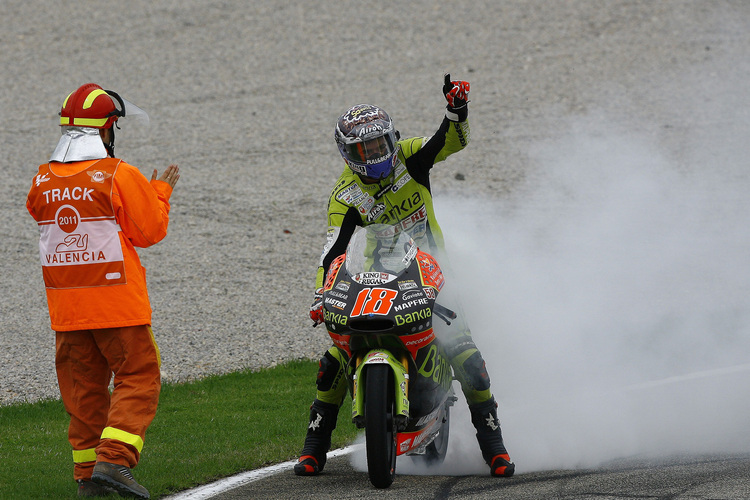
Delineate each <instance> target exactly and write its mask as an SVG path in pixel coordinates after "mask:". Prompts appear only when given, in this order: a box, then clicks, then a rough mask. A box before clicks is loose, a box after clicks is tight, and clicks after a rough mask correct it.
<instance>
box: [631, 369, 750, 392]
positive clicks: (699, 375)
mask: <svg viewBox="0 0 750 500" xmlns="http://www.w3.org/2000/svg"><path fill="white" fill-rule="evenodd" d="M746 371H750V363H748V364H744V365H735V366H728V367H725V368H716V369H713V370H703V371H699V372H693V373H688V374H686V375H678V376H676V377H668V378H663V379H661V380H653V381H651V382H643V383H640V384H635V385H631V386H628V387H626V388H625V390H626V391H639V390H642V389H651V388H654V387H659V386H663V385H671V384H676V383H681V382H688V381H692V380H699V379H705V378H714V377H722V376H724V375H733V374H735V373H742V372H746Z"/></svg>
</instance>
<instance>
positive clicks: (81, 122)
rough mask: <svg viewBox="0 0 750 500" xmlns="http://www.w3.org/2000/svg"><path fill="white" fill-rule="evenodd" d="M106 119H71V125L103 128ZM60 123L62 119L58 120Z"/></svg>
mask: <svg viewBox="0 0 750 500" xmlns="http://www.w3.org/2000/svg"><path fill="white" fill-rule="evenodd" d="M107 120H108V118H73V125H78V126H81V127H103V126H104V124H105V123H107ZM60 121H61V122H62V119H60Z"/></svg>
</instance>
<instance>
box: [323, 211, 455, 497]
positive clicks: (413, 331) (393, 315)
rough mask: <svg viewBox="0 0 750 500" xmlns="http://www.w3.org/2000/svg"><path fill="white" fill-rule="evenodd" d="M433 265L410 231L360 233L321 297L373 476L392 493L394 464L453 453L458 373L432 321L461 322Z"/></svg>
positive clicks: (385, 228) (379, 228)
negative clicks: (442, 298) (442, 296)
mask: <svg viewBox="0 0 750 500" xmlns="http://www.w3.org/2000/svg"><path fill="white" fill-rule="evenodd" d="M443 284H444V277H443V273H442V271H441V270H440V266H439V265H438V263H437V261H436V260H435V258H434V257H433V256H431V255H429V254H428V253H426V252H424V251H422V250H420V249H419V248H418V247H417V245H416V244H415V243H414V240H413V239H412V238H410V237H409V235H408V234H407V233H406V232H405V231H399V230H398V228H397V227H394V226H389V225H382V224H373V225H370V226H367V227H365V228H361V229H359V230H358V231H357V232H356V233H355V234H354V235H353V236H352V238H351V240H350V242H349V245H348V247H347V250H346V253H345V254H343V255H341V256H339V257H338V258H337V259H336V260H334V261H333V263H332V264H331V266H330V268H329V271H328V274H327V275H326V280H325V285H324V291H323V308H324V314H325V323H326V328H327V330H328V334H329V335H330V337H331V339H332V340H333V342H334V344H335V345H336V346H337V347H338V348H339V349H340V350H341V351H343V352H344V353H346V355H347V359H348V360H349V363H348V366H347V373H348V376H349V383H350V390H351V394H352V421H353V423H354V424H355V425H356V426H357V428H360V429H364V430H365V439H366V454H367V471H368V475H369V478H370V482H371V483H372V484H373V485H374V486H375V487H377V488H387V487H389V486H390V485H391V484H392V483H393V480H394V478H395V474H396V457H397V456H400V455H410V456H412V457H413V458H414V459H415V460H417V461H421V462H424V463H427V464H430V465H432V464H439V463H441V462H442V461H443V459H444V458H445V454H446V452H447V449H448V435H449V425H450V407H451V406H452V405H453V403H454V402H455V401H456V399H457V398H456V397H455V395H454V391H453V388H452V381H453V370H452V368H451V366H450V364H449V362H448V358H447V356H446V354H445V352H444V350H443V348H442V346H441V345H440V342H439V341H438V339H437V338H436V336H435V332H434V330H433V327H434V326H435V325H434V321H435V319H436V318H438V321H445V322H446V323H447V324H450V321H451V320H452V319H455V317H456V314H455V313H454V312H453V311H451V310H449V309H447V308H445V307H443V306H441V305H440V304H438V303H437V302H436V299H437V296H438V292H439V291H440V290H441V288H442V287H443Z"/></svg>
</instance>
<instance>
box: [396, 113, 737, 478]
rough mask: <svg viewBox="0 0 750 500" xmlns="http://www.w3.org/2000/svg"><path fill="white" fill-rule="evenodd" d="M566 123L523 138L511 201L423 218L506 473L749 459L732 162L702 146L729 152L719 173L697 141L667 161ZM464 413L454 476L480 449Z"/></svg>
mask: <svg viewBox="0 0 750 500" xmlns="http://www.w3.org/2000/svg"><path fill="white" fill-rule="evenodd" d="M740 125H741V127H740V129H741V130H744V131H745V132H747V130H748V126H747V123H744V122H743V123H740ZM564 129H565V130H567V131H569V133H566V135H565V137H560V138H558V139H555V140H550V141H547V142H544V143H541V144H538V145H537V147H535V148H534V151H533V152H532V157H533V160H534V161H535V162H536V164H537V167H538V168H537V169H536V170H535V173H534V174H533V175H530V176H529V177H528V179H527V183H526V185H524V186H523V187H522V188H521V189H520V191H519V193H516V195H515V196H512V197H511V198H512V199H507V200H477V201H475V202H473V203H469V202H467V201H466V199H462V200H447V202H443V203H441V204H440V208H439V212H438V217H439V218H440V220H441V221H442V226H443V229H444V232H445V233H446V235H447V237H448V245H449V252H450V253H451V262H452V264H453V267H454V268H455V269H457V270H458V271H459V272H460V275H461V283H460V285H461V288H462V293H463V306H464V309H465V311H466V313H467V314H468V316H469V321H470V324H471V326H472V331H473V334H474V338H475V341H476V343H477V344H478V345H479V347H480V349H481V350H482V352H483V355H484V357H485V359H486V361H487V365H488V370H489V372H490V375H491V378H492V382H493V391H494V393H495V394H496V396H497V399H498V400H499V403H500V409H499V414H500V417H501V421H502V423H503V431H504V437H505V441H506V445H507V447H508V449H509V451H510V453H511V457H512V458H513V459H514V460H515V461H516V462H517V465H518V468H517V471H518V472H528V471H533V470H542V469H560V468H566V469H567V468H577V467H590V466H594V465H597V464H599V463H602V462H604V461H607V460H610V459H616V458H625V457H633V456H638V455H649V456H662V455H669V454H675V453H683V452H686V453H712V452H747V451H748V450H750V427H748V422H750V398H748V395H750V293H748V292H749V291H750V266H749V265H748V257H749V256H750V226H749V225H748V216H749V215H750V201H748V195H747V193H748V192H750V190H749V188H750V180H748V179H747V178H746V177H745V172H743V171H742V169H741V165H742V164H743V162H742V161H741V160H739V159H740V158H741V157H742V156H743V154H741V152H740V151H737V150H736V149H735V150H734V152H733V151H732V150H729V149H727V148H724V147H722V145H721V144H715V143H714V144H713V147H714V148H716V149H719V150H722V151H723V153H724V156H723V158H722V160H724V161H729V162H732V161H737V163H736V164H734V165H731V164H729V165H728V164H726V163H724V164H722V165H717V164H716V163H715V161H714V162H713V163H712V162H708V161H705V160H707V158H704V157H703V155H701V154H698V153H699V152H700V151H704V150H703V149H701V144H700V140H696V142H694V143H693V146H694V147H695V148H696V151H695V153H696V154H695V155H692V160H695V161H686V160H685V158H684V157H683V158H682V159H681V160H680V161H679V162H677V161H676V160H675V159H674V157H667V156H666V155H665V153H664V152H662V151H660V148H659V147H657V145H656V144H655V142H654V141H652V139H651V138H650V137H647V136H645V135H643V136H638V135H636V134H633V133H622V132H620V131H618V130H616V128H615V127H613V126H611V125H608V121H607V120H606V119H605V118H603V117H600V118H592V117H588V118H587V120H586V121H581V122H578V123H575V122H567V123H565V126H564ZM735 132H736V131H735ZM725 137H726V140H727V144H732V142H731V141H732V140H734V139H736V135H733V134H731V133H730V134H726V135H725ZM746 137H747V135H746ZM713 139H714V140H715V139H716V136H714V137H713ZM737 143H738V141H735V142H734V144H737ZM684 153H685V152H684V151H683V154H684ZM687 155H688V156H691V154H690V152H688V153H687ZM688 160H690V159H688ZM744 163H746V162H744ZM717 167H721V168H717ZM735 169H736V170H735ZM463 406H465V404H459V405H457V407H456V411H455V412H454V425H453V427H452V432H453V434H452V436H451V445H452V447H451V451H450V452H449V457H448V459H449V460H450V463H451V470H455V467H454V466H455V464H459V463H460V464H467V463H469V462H471V461H472V460H473V461H474V462H477V459H476V458H471V457H473V456H478V455H479V451H478V447H476V443H475V439H474V437H473V429H472V428H471V425H470V421H469V417H468V412H466V414H464V413H463V412H462V411H461V410H462V407H463ZM450 453H456V454H457V455H454V457H453V458H451V456H450ZM457 456H458V457H459V460H460V462H459V461H457V460H456V457H457ZM478 464H479V465H478V469H477V470H475V471H474V472H477V473H483V472H485V471H486V466H484V464H483V463H482V462H481V459H478ZM402 472H403V471H402Z"/></svg>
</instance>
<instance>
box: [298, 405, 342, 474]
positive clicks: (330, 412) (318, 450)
mask: <svg viewBox="0 0 750 500" xmlns="http://www.w3.org/2000/svg"><path fill="white" fill-rule="evenodd" d="M338 415H339V407H338V406H336V405H334V404H331V403H324V402H323V401H320V400H318V399H316V400H315V401H313V404H312V406H311V407H310V425H308V426H307V436H306V437H305V446H304V447H303V448H302V454H301V456H300V457H299V462H297V463H296V464H294V473H295V474H297V475H298V476H316V475H317V474H319V473H320V472H321V471H322V470H323V467H324V466H325V464H326V453H327V452H328V450H329V449H330V448H331V433H333V429H335V428H336V419H337V418H338Z"/></svg>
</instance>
